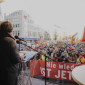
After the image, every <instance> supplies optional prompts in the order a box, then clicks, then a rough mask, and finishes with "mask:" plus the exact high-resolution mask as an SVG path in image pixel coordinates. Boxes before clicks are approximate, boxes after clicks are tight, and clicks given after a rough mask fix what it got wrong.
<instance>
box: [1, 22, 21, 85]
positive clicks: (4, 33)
mask: <svg viewBox="0 0 85 85" xmlns="http://www.w3.org/2000/svg"><path fill="white" fill-rule="evenodd" d="M12 30H13V27H12V24H11V23H10V22H8V21H5V22H2V23H1V24H0V60H1V61H0V85H17V77H18V63H20V62H21V60H20V56H19V54H18V52H17V47H16V42H15V40H14V38H13V37H12V36H11V33H12Z"/></svg>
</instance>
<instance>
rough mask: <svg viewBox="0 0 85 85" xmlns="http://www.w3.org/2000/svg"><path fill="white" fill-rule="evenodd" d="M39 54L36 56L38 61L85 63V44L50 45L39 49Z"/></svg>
mask: <svg viewBox="0 0 85 85" xmlns="http://www.w3.org/2000/svg"><path fill="white" fill-rule="evenodd" d="M37 50H38V54H37V55H36V59H37V60H45V57H46V60H51V61H52V60H53V61H56V62H67V63H78V64H81V63H82V64H83V63H85V43H82V44H81V43H80V44H79V43H78V44H73V45H70V44H66V43H64V45H63V46H58V45H57V44H53V43H52V44H50V45H49V46H47V45H46V44H44V47H43V48H42V49H41V48H38V49H37Z"/></svg>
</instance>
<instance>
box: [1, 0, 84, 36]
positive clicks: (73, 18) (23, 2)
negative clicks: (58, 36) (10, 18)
mask: <svg viewBox="0 0 85 85" xmlns="http://www.w3.org/2000/svg"><path fill="white" fill-rule="evenodd" d="M1 6H2V13H3V14H4V13H6V14H9V13H11V12H14V11H16V10H25V11H26V12H27V13H28V14H30V16H31V17H32V19H33V20H34V22H35V23H36V24H37V25H40V26H41V27H42V28H43V29H47V30H48V31H49V32H50V33H51V34H52V33H53V32H54V31H55V29H56V30H57V31H58V32H59V31H62V30H63V31H64V32H65V33H66V34H68V35H73V34H75V33H76V32H78V34H79V36H81V35H82V34H83V30H84V26H85V0H5V2H4V3H2V4H1ZM55 24H56V25H58V26H60V28H58V27H55V26H54V25H55Z"/></svg>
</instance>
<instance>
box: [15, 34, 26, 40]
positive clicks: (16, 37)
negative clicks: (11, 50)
mask: <svg viewBox="0 0 85 85" xmlns="http://www.w3.org/2000/svg"><path fill="white" fill-rule="evenodd" d="M15 39H18V40H19V41H24V42H26V41H25V40H24V39H21V38H19V37H18V36H17V35H15Z"/></svg>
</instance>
